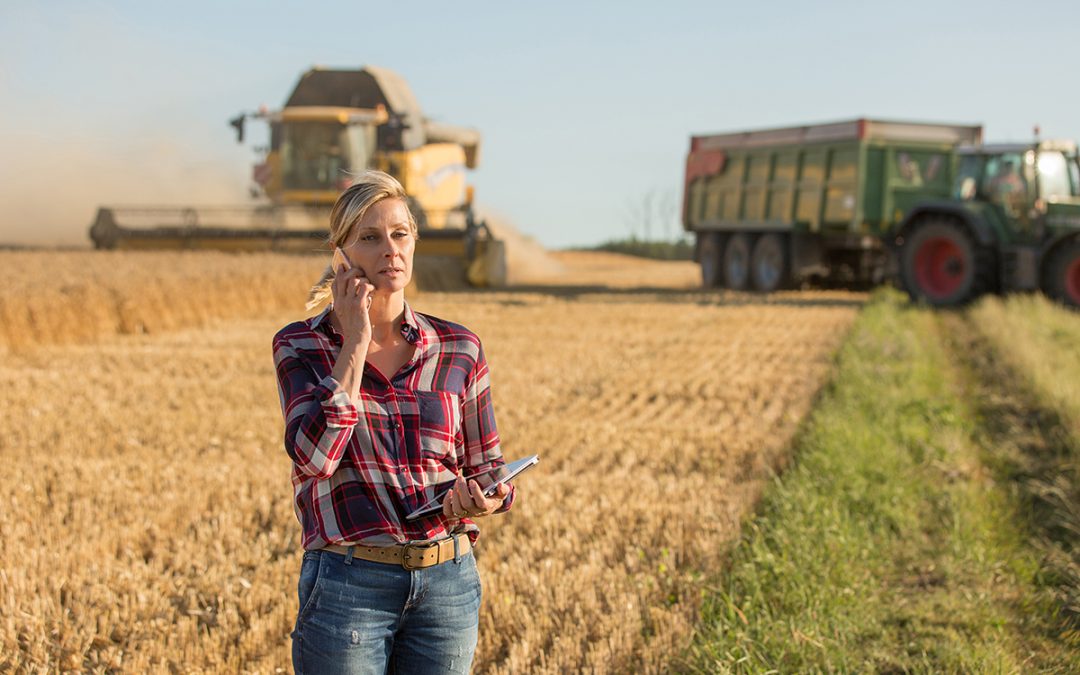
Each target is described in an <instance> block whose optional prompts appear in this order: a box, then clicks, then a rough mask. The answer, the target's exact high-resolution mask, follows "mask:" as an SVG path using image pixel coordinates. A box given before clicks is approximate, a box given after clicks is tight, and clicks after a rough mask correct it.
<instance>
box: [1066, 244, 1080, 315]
mask: <svg viewBox="0 0 1080 675" xmlns="http://www.w3.org/2000/svg"><path fill="white" fill-rule="evenodd" d="M1065 295H1068V296H1069V300H1071V301H1072V302H1073V304H1074V305H1080V255H1078V256H1076V257H1075V258H1073V259H1072V262H1071V263H1069V266H1068V267H1066V268H1065Z"/></svg>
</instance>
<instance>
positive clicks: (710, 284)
mask: <svg viewBox="0 0 1080 675" xmlns="http://www.w3.org/2000/svg"><path fill="white" fill-rule="evenodd" d="M699 236H700V237H701V243H700V244H699V245H698V261H699V262H700V264H701V285H702V287H703V288H720V287H721V286H723V285H724V275H723V274H721V271H722V270H723V265H724V261H723V257H722V256H723V252H724V251H723V247H722V246H721V242H720V235H719V233H716V232H705V233H703V234H701V235H699Z"/></svg>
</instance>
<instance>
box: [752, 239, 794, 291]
mask: <svg viewBox="0 0 1080 675" xmlns="http://www.w3.org/2000/svg"><path fill="white" fill-rule="evenodd" d="M787 276H788V264H787V251H786V250H785V247H784V240H783V238H782V237H781V236H780V235H779V234H775V233H770V234H764V235H762V236H761V237H760V238H758V240H757V243H755V244H754V253H753V255H751V256H750V280H751V281H752V282H753V284H754V288H755V289H757V290H759V291H761V292H762V293H772V292H773V291H776V290H779V289H781V288H783V287H784V286H785V285H786V284H787Z"/></svg>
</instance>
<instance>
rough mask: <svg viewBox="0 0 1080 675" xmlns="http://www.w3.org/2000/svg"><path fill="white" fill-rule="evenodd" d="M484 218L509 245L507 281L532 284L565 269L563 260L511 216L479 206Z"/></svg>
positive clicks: (479, 213)
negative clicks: (521, 227) (524, 229)
mask: <svg viewBox="0 0 1080 675" xmlns="http://www.w3.org/2000/svg"><path fill="white" fill-rule="evenodd" d="M477 213H478V215H479V217H480V219H482V220H485V221H487V224H488V227H489V228H491V233H492V234H493V235H494V236H495V238H496V239H500V240H502V241H503V242H504V243H505V245H506V270H507V283H508V284H510V285H520V284H530V283H537V282H542V281H549V280H551V279H553V278H557V277H558V276H560V275H561V274H562V273H563V272H564V271H565V269H564V267H563V265H562V263H560V262H559V261H558V260H557V259H556V258H555V257H553V256H552V255H551V253H549V252H548V250H547V249H545V248H544V246H543V244H541V243H540V242H538V241H536V240H535V239H533V238H532V237H530V236H528V235H526V234H523V233H521V232H520V231H519V230H518V229H517V228H516V227H514V226H513V224H512V223H511V221H510V219H509V218H507V217H506V216H504V215H502V214H499V213H496V212H494V211H492V210H491V209H488V208H486V207H483V206H479V205H478V206H477Z"/></svg>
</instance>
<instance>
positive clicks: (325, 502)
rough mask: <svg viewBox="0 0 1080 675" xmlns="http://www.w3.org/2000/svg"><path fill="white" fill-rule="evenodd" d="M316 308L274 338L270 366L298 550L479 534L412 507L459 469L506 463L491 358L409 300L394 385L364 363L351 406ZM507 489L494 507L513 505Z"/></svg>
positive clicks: (332, 334) (332, 332)
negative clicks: (299, 533)
mask: <svg viewBox="0 0 1080 675" xmlns="http://www.w3.org/2000/svg"><path fill="white" fill-rule="evenodd" d="M331 309H332V306H330V307H327V308H326V309H325V310H323V311H322V312H321V313H320V314H317V315H316V316H313V317H311V318H310V319H306V320H304V321H297V322H295V323H291V324H289V325H288V326H285V327H284V328H282V329H281V330H280V331H278V333H277V335H275V336H274V365H275V367H276V369H277V379H278V394H279V397H280V399H281V409H282V414H283V415H284V417H285V451H286V452H288V454H289V456H290V457H291V458H292V460H293V469H292V483H293V489H294V496H295V499H294V504H293V506H294V509H295V511H296V517H297V518H298V519H299V520H300V525H301V526H302V527H303V530H304V537H303V546H304V548H305V549H309V550H310V549H318V548H322V547H323V546H325V545H326V544H338V545H341V544H346V545H347V544H359V543H361V542H362V543H364V544H367V545H386V544H393V543H402V542H406V541H410V540H418V539H438V538H441V537H444V536H447V535H448V534H450V533H451V532H461V531H465V532H469V534H470V536H471V537H472V538H473V539H474V540H475V538H476V536H477V533H478V532H479V530H478V528H477V527H476V525H475V524H473V523H472V522H471V521H469V520H468V519H464V520H461V521H458V520H451V519H448V518H446V517H444V516H443V515H442V513H438V514H435V515H432V516H428V517H423V518H419V519H417V520H413V521H407V520H405V514H407V513H410V512H412V511H413V510H414V509H416V508H417V507H419V506H421V505H422V504H424V503H425V502H427V501H428V500H429V499H431V498H432V497H434V496H435V494H436V493H437V489H438V487H440V486H445V485H446V484H447V483H449V482H450V481H453V480H454V479H455V478H456V477H457V475H458V473H460V472H462V471H464V474H465V475H466V476H468V475H472V474H475V473H479V472H481V471H485V470H487V469H491V468H494V467H496V466H499V465H502V464H504V461H503V456H502V451H501V450H500V448H499V432H498V430H497V429H496V427H495V411H494V408H493V406H492V401H491V388H490V384H489V381H488V380H489V378H488V366H487V361H485V360H484V351H483V348H482V347H481V345H480V340H479V338H477V337H476V335H475V334H473V333H472V332H471V331H469V330H468V329H466V328H465V327H463V326H459V325H457V324H455V323H450V322H449V321H443V320H442V319H437V318H435V317H433V316H428V315H426V314H421V313H418V312H413V311H412V309H411V308H410V307H409V306H408V304H406V305H405V318H404V321H403V322H402V324H401V334H402V335H403V336H404V337H405V339H406V340H407V341H408V342H409V343H410V344H412V345H414V346H415V347H416V349H414V352H413V356H412V358H411V359H410V360H409V362H408V363H406V364H405V366H403V367H402V368H401V370H399V371H398V372H397V373H396V374H395V375H394V376H393V377H392V379H391V380H390V381H388V380H387V379H386V378H385V377H384V376H383V375H382V374H381V373H379V371H378V370H377V369H375V368H372V367H371V366H370V365H365V367H364V374H363V379H362V380H361V385H360V397H359V405H354V404H353V402H352V401H351V400H350V399H349V393H348V392H347V391H346V390H345V389H344V387H342V385H341V383H340V382H338V381H337V380H335V379H334V378H333V377H331V375H330V373H331V371H332V370H333V367H334V363H335V361H336V360H337V356H338V353H339V352H340V351H341V345H342V342H343V338H342V336H341V334H340V333H338V332H337V330H336V329H335V328H334V327H333V324H332V323H331V322H330V320H329V319H328V318H327V317H328V315H329V313H330V310H331ZM513 498H514V492H513V488H511V492H510V494H509V495H507V497H506V500H505V501H504V503H503V506H502V507H501V508H500V510H506V509H508V508H510V505H511V503H512V502H513Z"/></svg>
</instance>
